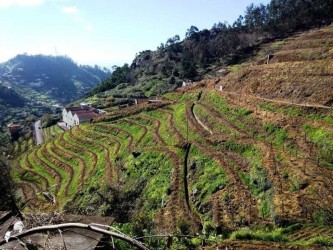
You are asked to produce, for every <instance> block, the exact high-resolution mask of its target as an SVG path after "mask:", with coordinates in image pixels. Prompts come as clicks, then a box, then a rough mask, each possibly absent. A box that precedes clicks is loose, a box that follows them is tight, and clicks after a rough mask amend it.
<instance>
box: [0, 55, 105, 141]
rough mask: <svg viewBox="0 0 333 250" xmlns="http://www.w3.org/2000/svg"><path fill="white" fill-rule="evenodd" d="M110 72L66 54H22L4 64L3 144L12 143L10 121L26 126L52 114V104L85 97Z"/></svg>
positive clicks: (0, 89)
mask: <svg viewBox="0 0 333 250" xmlns="http://www.w3.org/2000/svg"><path fill="white" fill-rule="evenodd" d="M110 75H111V72H110V71H109V70H108V69H105V68H104V69H102V68H100V67H98V66H95V67H91V66H87V65H77V64H76V63H75V62H73V60H71V59H70V58H68V57H63V56H58V57H53V56H44V55H36V56H29V55H18V56H16V57H15V58H13V59H11V60H9V61H7V62H5V63H2V64H0V109H1V114H0V139H1V140H0V147H1V146H5V145H6V144H7V143H8V139H9V138H8V135H7V133H6V129H7V125H8V123H10V122H17V123H20V124H21V125H25V124H26V123H27V122H29V121H30V122H31V121H33V120H34V119H36V118H39V117H41V116H43V115H44V114H45V113H52V112H54V110H55V109H54V108H53V107H52V105H60V106H62V105H65V104H67V103H68V102H71V101H74V100H77V99H79V98H82V97H83V96H85V94H86V93H87V92H88V91H89V90H90V89H91V88H93V87H94V86H95V85H96V84H97V83H99V82H101V81H102V80H103V79H106V78H108V77H109V76H110Z"/></svg>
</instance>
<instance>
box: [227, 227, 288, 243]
mask: <svg viewBox="0 0 333 250" xmlns="http://www.w3.org/2000/svg"><path fill="white" fill-rule="evenodd" d="M231 239H233V240H259V241H273V242H288V241H289V239H288V237H286V236H285V235H283V234H282V231H281V230H280V229H278V230H275V231H272V232H263V231H256V232H254V231H251V230H246V229H242V230H239V231H235V232H233V233H232V234H231Z"/></svg>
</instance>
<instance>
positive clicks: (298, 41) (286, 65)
mask: <svg viewBox="0 0 333 250" xmlns="http://www.w3.org/2000/svg"><path fill="white" fill-rule="evenodd" d="M268 55H269V56H270V59H269V60H268ZM234 68H235V67H234ZM237 68H240V69H239V70H237V71H236V72H234V73H230V74H229V75H228V76H227V77H225V78H223V79H222V80H221V81H220V82H219V83H218V85H219V86H220V85H222V86H224V88H225V90H226V91H233V92H238V93H247V94H253V95H256V96H260V97H265V98H270V99H273V98H274V99H279V100H288V101H290V102H295V103H303V104H306V103H307V104H320V105H326V106H329V107H331V106H332V104H333V82H332V78H333V26H332V25H331V26H329V27H327V28H324V29H318V30H314V31H309V32H306V33H302V34H300V35H297V36H294V37H291V38H288V39H285V40H282V41H277V42H275V43H273V44H270V45H264V46H263V48H262V50H260V52H259V53H258V54H257V55H256V57H255V58H254V59H253V58H251V60H250V61H248V62H245V63H244V64H243V65H239V67H237Z"/></svg>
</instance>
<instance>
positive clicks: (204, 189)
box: [188, 146, 228, 202]
mask: <svg viewBox="0 0 333 250" xmlns="http://www.w3.org/2000/svg"><path fill="white" fill-rule="evenodd" d="M189 163H190V164H189V167H190V166H191V165H192V166H193V167H194V169H192V170H191V169H189V170H188V171H189V172H190V173H191V174H192V175H193V177H194V178H195V179H196V181H195V182H193V183H192V184H191V189H192V190H194V189H197V191H198V193H197V195H196V198H197V199H198V200H200V201H202V202H207V200H208V199H209V198H210V197H211V195H212V194H213V193H215V192H216V191H218V190H219V189H220V188H223V187H225V186H226V185H227V184H228V176H227V175H226V173H225V171H224V169H223V166H219V165H218V164H217V163H216V162H215V161H213V160H212V159H211V158H209V157H207V156H206V155H205V154H203V153H202V152H201V151H200V150H199V149H198V148H197V147H195V146H192V147H191V151H190V157H189ZM207 180H209V181H207Z"/></svg>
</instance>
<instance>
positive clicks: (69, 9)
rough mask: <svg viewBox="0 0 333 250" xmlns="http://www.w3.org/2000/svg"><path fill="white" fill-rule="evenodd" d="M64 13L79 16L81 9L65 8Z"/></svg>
mask: <svg viewBox="0 0 333 250" xmlns="http://www.w3.org/2000/svg"><path fill="white" fill-rule="evenodd" d="M62 11H63V12H64V13H66V14H70V15H77V14H79V12H80V11H79V9H78V8H76V7H75V6H69V7H64V8H62Z"/></svg>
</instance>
